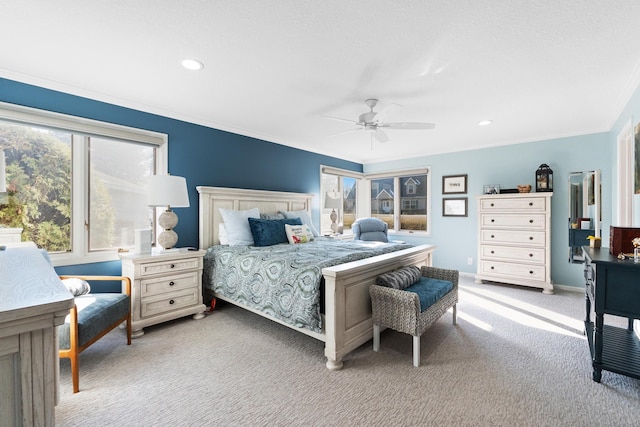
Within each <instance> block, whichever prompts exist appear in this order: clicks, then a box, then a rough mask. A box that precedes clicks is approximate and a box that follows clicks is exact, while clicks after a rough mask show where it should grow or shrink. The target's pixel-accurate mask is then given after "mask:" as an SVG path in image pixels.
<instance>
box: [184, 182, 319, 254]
mask: <svg viewBox="0 0 640 427" xmlns="http://www.w3.org/2000/svg"><path fill="white" fill-rule="evenodd" d="M196 189H197V190H198V194H199V195H200V196H199V203H200V206H199V227H200V232H199V233H200V234H199V237H200V239H199V241H200V242H199V245H200V249H207V248H208V247H210V246H213V245H218V244H220V239H219V238H218V227H219V225H220V223H221V222H223V221H222V215H220V211H219V208H223V209H233V210H247V209H252V208H258V209H259V210H260V213H268V214H274V213H277V212H278V211H302V210H306V211H308V212H309V214H310V215H311V200H312V199H313V194H311V193H289V192H284V191H267V190H247V189H242V188H224V187H204V186H199V187H196Z"/></svg>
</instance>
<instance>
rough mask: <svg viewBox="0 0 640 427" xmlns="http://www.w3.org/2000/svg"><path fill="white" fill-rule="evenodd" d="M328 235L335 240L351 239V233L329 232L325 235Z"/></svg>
mask: <svg viewBox="0 0 640 427" xmlns="http://www.w3.org/2000/svg"><path fill="white" fill-rule="evenodd" d="M325 237H328V238H330V239H335V240H353V237H354V236H353V233H345V234H331V235H329V236H325Z"/></svg>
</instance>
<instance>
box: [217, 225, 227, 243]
mask: <svg viewBox="0 0 640 427" xmlns="http://www.w3.org/2000/svg"><path fill="white" fill-rule="evenodd" d="M218 240H220V244H221V245H228V244H229V235H228V234H227V227H225V226H224V223H223V222H221V223H220V224H218Z"/></svg>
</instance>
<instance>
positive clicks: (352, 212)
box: [320, 166, 362, 234]
mask: <svg viewBox="0 0 640 427" xmlns="http://www.w3.org/2000/svg"><path fill="white" fill-rule="evenodd" d="M361 175H362V174H360V173H357V172H352V171H347V170H343V169H337V168H331V167H328V166H322V167H321V168H320V186H321V195H322V197H321V203H322V210H321V215H320V228H321V230H322V231H321V232H322V234H330V233H332V232H333V230H332V229H331V224H332V222H333V221H332V220H331V214H332V212H333V211H334V210H335V209H333V208H330V207H327V206H326V200H327V199H326V197H327V195H328V196H329V197H330V198H332V199H333V198H339V199H340V208H338V209H337V210H336V217H337V218H336V223H337V224H338V226H339V227H342V230H343V231H344V230H350V229H351V224H353V222H354V221H355V220H356V219H357V218H358V216H357V205H358V203H357V201H358V181H360V179H361Z"/></svg>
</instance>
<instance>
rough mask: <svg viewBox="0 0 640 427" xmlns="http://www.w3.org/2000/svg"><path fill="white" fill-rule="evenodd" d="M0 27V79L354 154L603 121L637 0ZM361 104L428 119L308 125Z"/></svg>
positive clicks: (228, 8)
mask: <svg viewBox="0 0 640 427" xmlns="http://www.w3.org/2000/svg"><path fill="white" fill-rule="evenodd" d="M0 28H2V34H3V39H4V40H3V42H2V43H0V76H1V77H6V78H9V79H13V80H17V81H22V82H26V83H31V84H36V85H39V86H43V87H47V88H51V89H56V90H62V91H65V92H68V93H72V94H76V95H80V96H86V97H89V98H93V99H98V100H101V101H105V102H110V103H114V104H118V105H123V106H127V107H131V108H135V109H140V110H143V111H148V112H152V113H156V114H161V115H165V116H169V117H173V118H177V119H181V120H186V121H189V122H194V123H198V124H202V125H206V126H211V127H214V128H218V129H223V130H228V131H231V132H235V133H239V134H243V135H248V136H252V137H255V138H260V139H264V140H267V141H271V142H275V143H279V144H283V145H288V146H292V147H297V148H301V149H305V150H309V151H313V152H316V153H321V154H327V155H331V156H335V157H339V158H344V159H348V160H353V161H356V162H360V163H371V162H377V161H382V160H389V159H401V158H409V157H415V156H421V155H428V154H436V153H443V152H451V151H460V150H468V149H473V148H479V147H488V146H497V145H502V144H511V143H519V142H526V141H534V140H540V139H548V138H555V137H563V136H571V135H580V134H585V133H593V132H602V131H608V130H609V129H610V127H611V125H612V124H613V121H614V120H615V119H616V117H617V116H618V115H619V114H620V112H621V110H622V108H623V106H624V104H625V103H626V101H627V100H628V98H629V96H630V95H631V93H632V92H633V90H634V89H635V87H636V86H637V84H638V83H639V82H640V79H639V74H640V70H639V69H638V67H639V60H640V2H638V1H637V0H608V1H605V0H599V1H595V0H593V1H586V0H583V1H579V0H569V1H563V2H560V1H557V0H537V1H508V0H500V1H474V0H468V1H460V0H457V1H425V0H421V1H400V0H395V1H383V0H350V1H345V0H322V1H318V0H280V1H268V2H267V1H260V0H252V1H248V0H245V1H242V0H241V1H237V0H235V1H210V0H200V1H197V0H183V1H168V0H155V1H152V0H138V1H131V0H108V1H84V2H83V1H73V0H57V1H48V0H40V1H33V0H21V1H12V2H8V1H7V2H3V3H2V5H0ZM185 57H193V58H197V59H199V60H200V61H202V62H203V63H204V64H205V68H204V69H203V70H201V71H197V72H194V71H187V70H185V69H183V68H182V67H181V66H180V61H181V60H182V59H183V58H185ZM367 98H378V99H380V104H379V108H377V110H380V109H383V108H384V107H385V105H389V104H390V103H395V104H399V105H401V106H402V108H399V109H395V110H393V111H392V112H390V114H389V115H388V117H387V120H388V121H416V122H433V123H435V124H436V128H435V129H434V130H388V131H386V132H387V134H388V136H389V138H390V139H391V140H390V141H389V142H387V143H384V144H383V143H379V142H376V141H375V140H373V142H371V138H370V134H369V133H368V132H365V131H358V132H352V133H342V132H343V131H346V130H349V129H355V128H356V127H355V126H354V125H350V124H349V123H346V122H340V121H336V120H329V119H327V118H325V117H323V116H327V115H328V116H334V117H341V118H345V119H350V120H356V119H357V117H358V115H359V114H361V113H363V112H366V111H367V110H368V109H367V107H366V105H365V104H364V100H365V99H367ZM483 119H490V120H493V124H492V125H491V126H484V127H479V126H477V123H478V121H480V120H483ZM339 133H341V134H340V135H336V134H339Z"/></svg>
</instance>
